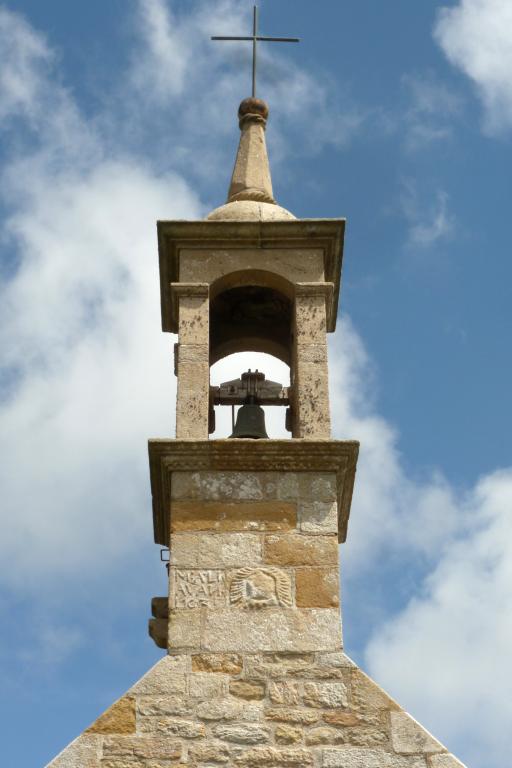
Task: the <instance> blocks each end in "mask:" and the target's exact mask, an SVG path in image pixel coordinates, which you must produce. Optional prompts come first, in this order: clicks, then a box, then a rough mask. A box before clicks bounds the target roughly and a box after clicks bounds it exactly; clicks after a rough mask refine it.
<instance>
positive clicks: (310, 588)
mask: <svg viewBox="0 0 512 768" xmlns="http://www.w3.org/2000/svg"><path fill="white" fill-rule="evenodd" d="M295 603H296V605H297V607H298V608H337V607H338V606H339V604H340V602H339V574H338V570H337V569H335V568H297V570H296V571H295Z"/></svg>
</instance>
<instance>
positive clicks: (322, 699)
mask: <svg viewBox="0 0 512 768" xmlns="http://www.w3.org/2000/svg"><path fill="white" fill-rule="evenodd" d="M303 700H304V704H307V706H308V707H326V708H327V707H333V708H334V707H348V696H347V688H346V686H345V685H344V683H342V682H335V683H304V696H303Z"/></svg>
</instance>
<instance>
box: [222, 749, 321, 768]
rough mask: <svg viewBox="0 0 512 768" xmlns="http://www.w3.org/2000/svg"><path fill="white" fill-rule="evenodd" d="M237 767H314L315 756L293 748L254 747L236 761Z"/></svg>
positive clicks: (307, 751) (307, 750) (238, 756)
mask: <svg viewBox="0 0 512 768" xmlns="http://www.w3.org/2000/svg"><path fill="white" fill-rule="evenodd" d="M234 764H235V765H240V766H244V768H259V767H260V766H264V768H281V766H290V765H291V766H305V765H313V755H312V754H311V752H310V750H309V749H304V748H302V747H291V748H289V749H286V748H284V749H279V748H277V747H254V748H253V749H250V750H247V751H246V752H243V753H242V754H240V755H237V757H236V758H235V760H234Z"/></svg>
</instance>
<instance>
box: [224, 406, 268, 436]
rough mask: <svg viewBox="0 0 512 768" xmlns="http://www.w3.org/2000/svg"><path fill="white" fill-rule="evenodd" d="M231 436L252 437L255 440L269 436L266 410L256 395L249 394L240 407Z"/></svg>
mask: <svg viewBox="0 0 512 768" xmlns="http://www.w3.org/2000/svg"><path fill="white" fill-rule="evenodd" d="M230 437H238V438H240V437H251V438H252V439H253V440H259V439H260V438H262V437H266V438H268V435H267V430H266V428H265V411H264V410H263V408H262V407H261V405H258V403H257V402H256V398H255V397H254V395H249V396H248V397H247V399H246V401H245V403H244V404H243V405H242V407H241V408H239V410H238V413H237V415H236V424H235V426H234V427H233V434H232V435H230Z"/></svg>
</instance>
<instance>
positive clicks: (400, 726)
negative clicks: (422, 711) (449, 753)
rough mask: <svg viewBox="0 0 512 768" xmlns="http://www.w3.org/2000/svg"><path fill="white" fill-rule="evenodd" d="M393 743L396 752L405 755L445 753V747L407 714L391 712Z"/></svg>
mask: <svg viewBox="0 0 512 768" xmlns="http://www.w3.org/2000/svg"><path fill="white" fill-rule="evenodd" d="M391 743H392V744H393V749H394V750H395V752H399V753H401V754H404V755H413V754H417V753H418V752H424V753H427V754H430V753H433V752H444V751H445V748H444V747H443V745H442V744H440V743H439V742H438V741H437V739H434V737H433V736H431V735H430V733H429V732H428V731H426V730H425V729H424V728H422V727H421V725H420V724H419V723H417V722H416V720H414V719H413V718H412V717H411V716H410V715H409V714H407V712H391Z"/></svg>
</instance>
